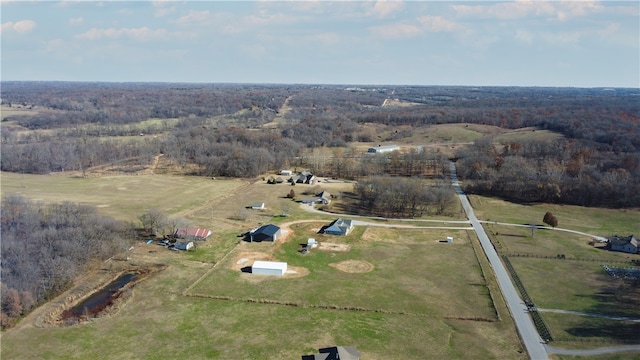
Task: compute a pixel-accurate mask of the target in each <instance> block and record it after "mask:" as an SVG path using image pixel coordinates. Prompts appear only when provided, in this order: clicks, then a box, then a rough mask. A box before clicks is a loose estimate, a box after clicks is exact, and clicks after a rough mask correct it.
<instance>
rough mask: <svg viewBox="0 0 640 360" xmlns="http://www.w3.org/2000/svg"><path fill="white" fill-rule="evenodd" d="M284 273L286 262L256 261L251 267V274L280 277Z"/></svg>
mask: <svg viewBox="0 0 640 360" xmlns="http://www.w3.org/2000/svg"><path fill="white" fill-rule="evenodd" d="M286 272H287V263H286V262H278V261H262V260H256V261H254V262H253V265H252V266H251V273H252V274H260V275H279V276H282V275H284V274H285V273H286Z"/></svg>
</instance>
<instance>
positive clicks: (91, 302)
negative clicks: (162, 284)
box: [62, 272, 140, 320]
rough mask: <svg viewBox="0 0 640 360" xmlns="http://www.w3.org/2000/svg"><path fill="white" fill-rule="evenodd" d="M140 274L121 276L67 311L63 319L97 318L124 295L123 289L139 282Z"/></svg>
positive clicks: (132, 273) (133, 273) (130, 273)
mask: <svg viewBox="0 0 640 360" xmlns="http://www.w3.org/2000/svg"><path fill="white" fill-rule="evenodd" d="M139 275H140V274H139V273H138V272H129V273H126V274H123V275H120V276H119V277H118V278H117V279H115V280H113V281H112V282H110V283H109V284H108V285H107V286H105V287H103V288H102V289H100V290H98V291H96V292H95V293H93V294H91V296H89V297H88V298H86V299H84V300H83V301H81V302H80V303H78V304H77V305H76V306H74V307H72V308H70V309H67V310H65V311H64V312H63V313H62V319H64V320H70V319H80V318H82V317H87V318H89V317H95V316H96V315H97V314H99V313H100V312H101V311H103V310H104V309H106V308H107V307H108V306H110V305H111V304H112V303H113V301H114V300H116V299H117V298H118V297H120V295H121V294H122V289H123V288H124V287H125V286H126V285H127V284H129V283H131V282H135V281H136V280H138V276H139Z"/></svg>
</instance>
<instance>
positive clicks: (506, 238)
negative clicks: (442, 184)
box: [470, 196, 640, 359]
mask: <svg viewBox="0 0 640 360" xmlns="http://www.w3.org/2000/svg"><path fill="white" fill-rule="evenodd" d="M470 198H471V201H472V204H473V206H474V209H477V211H476V215H477V216H478V217H479V218H480V219H485V220H490V221H496V222H509V223H516V224H525V223H532V222H533V223H537V224H543V223H542V217H543V216H544V213H545V212H546V211H551V212H552V213H553V214H554V215H555V216H556V217H557V218H558V220H559V225H558V227H559V228H569V229H572V230H577V231H582V232H585V233H588V234H593V235H597V236H608V235H613V234H620V235H629V234H638V233H640V222H639V221H638V219H640V212H639V211H638V210H635V209H622V210H614V209H601V208H585V207H579V206H568V205H553V204H534V205H521V204H514V203H509V202H506V201H503V200H499V199H492V198H486V197H480V196H471V197H470ZM484 226H485V228H486V229H487V232H488V233H489V235H490V236H491V238H492V241H493V242H494V244H495V245H496V248H497V249H498V251H499V252H501V253H503V254H513V255H516V254H520V255H528V256H531V257H521V256H510V262H511V263H512V265H513V266H514V268H515V270H516V272H517V274H518V276H519V277H520V280H521V281H522V282H523V284H524V286H525V288H526V290H527V293H528V294H529V295H530V296H531V298H532V299H533V301H534V303H535V304H536V306H537V307H540V308H546V309H556V310H568V311H578V312H585V313H590V314H600V315H605V316H626V317H631V318H635V319H638V318H640V308H638V304H639V302H638V299H640V287H639V286H638V283H637V282H635V283H634V282H632V281H625V280H619V279H613V278H611V277H610V276H608V275H607V274H606V273H605V271H604V270H603V269H602V267H601V265H602V264H603V263H605V264H608V265H611V266H619V267H632V266H633V264H632V263H631V260H633V259H640V257H639V256H638V255H637V254H625V253H620V252H612V251H608V250H605V249H604V248H603V244H597V243H596V244H595V245H592V244H591V240H592V238H591V237H589V236H586V235H580V234H572V233H568V232H563V231H558V230H551V229H549V230H542V229H537V230H535V231H534V232H533V234H532V232H531V229H529V228H526V227H510V226H504V225H497V224H492V223H488V224H485V225H484ZM557 255H564V256H565V257H566V260H562V259H557V258H556V257H557ZM545 257H548V258H545ZM541 315H542V317H543V319H545V322H546V323H547V325H548V327H549V329H550V330H551V333H552V334H553V336H554V337H556V338H558V339H562V341H560V342H558V344H556V345H557V346H559V347H566V348H595V347H605V346H613V345H615V344H618V343H624V342H625V341H629V340H634V339H635V340H636V343H638V342H640V337H638V334H639V333H640V323H638V322H625V321H617V320H608V319H605V318H597V317H586V316H579V315H572V314H559V313H552V312H542V313H541ZM637 356H638V355H637V354H625V353H621V354H618V355H616V357H611V358H620V359H628V358H637ZM560 358H563V357H560ZM564 358H566V357H564ZM606 358H608V357H606Z"/></svg>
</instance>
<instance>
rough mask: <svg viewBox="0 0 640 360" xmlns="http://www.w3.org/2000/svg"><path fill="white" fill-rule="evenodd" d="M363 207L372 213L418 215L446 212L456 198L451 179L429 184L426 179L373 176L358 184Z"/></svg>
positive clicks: (380, 214)
mask: <svg viewBox="0 0 640 360" xmlns="http://www.w3.org/2000/svg"><path fill="white" fill-rule="evenodd" d="M354 193H355V194H356V197H357V199H358V203H359V210H360V211H361V212H362V213H366V214H368V215H370V214H373V215H379V216H383V217H398V218H400V217H402V218H407V217H408V218H414V217H421V216H423V215H425V214H426V215H443V214H445V212H446V211H447V210H448V209H449V207H450V206H451V205H452V204H453V202H454V200H455V198H454V193H453V189H452V187H451V184H450V182H448V181H436V182H435V183H432V184H430V183H428V182H426V181H425V180H424V179H419V178H404V177H392V176H372V177H368V178H365V179H362V180H360V181H358V183H356V184H355V185H354Z"/></svg>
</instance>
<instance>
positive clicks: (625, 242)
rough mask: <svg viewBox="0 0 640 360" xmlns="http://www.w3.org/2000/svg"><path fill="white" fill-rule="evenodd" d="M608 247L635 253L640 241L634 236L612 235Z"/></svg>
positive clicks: (612, 249)
mask: <svg viewBox="0 0 640 360" xmlns="http://www.w3.org/2000/svg"><path fill="white" fill-rule="evenodd" d="M608 240H609V249H610V250H611V251H621V252H626V253H629V254H637V253H638V252H639V251H638V249H640V242H638V239H636V237H635V236H633V235H629V236H618V235H614V236H612V237H610V238H609V239H608Z"/></svg>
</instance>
